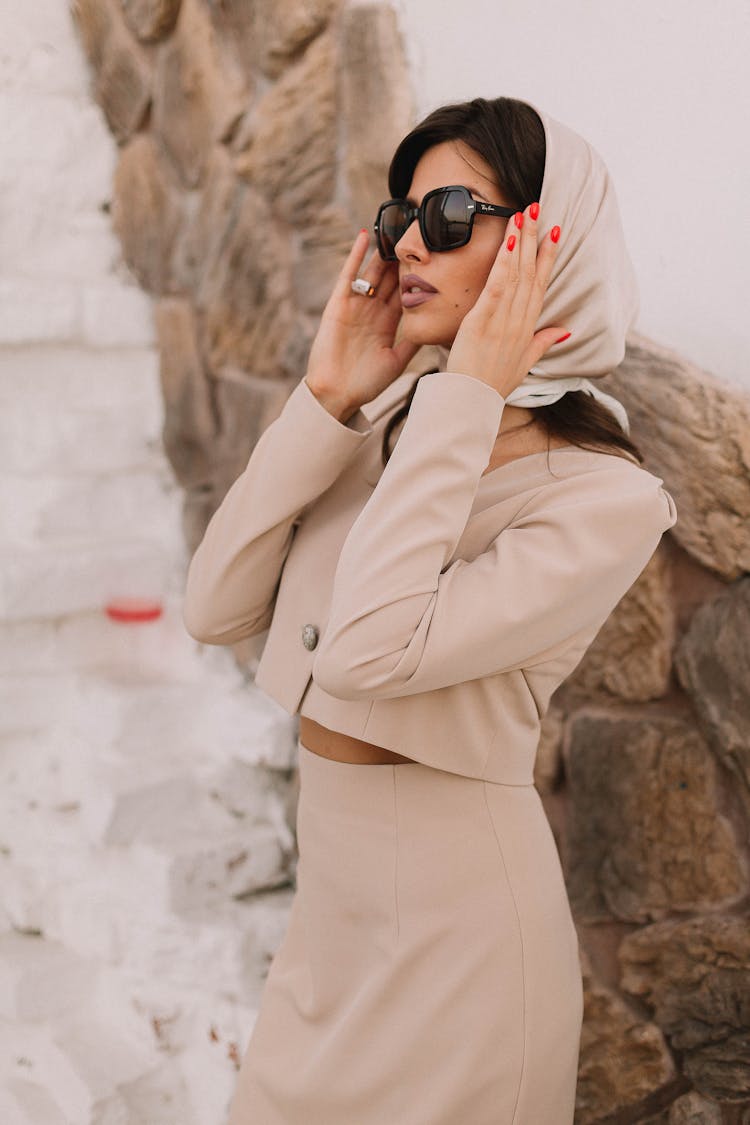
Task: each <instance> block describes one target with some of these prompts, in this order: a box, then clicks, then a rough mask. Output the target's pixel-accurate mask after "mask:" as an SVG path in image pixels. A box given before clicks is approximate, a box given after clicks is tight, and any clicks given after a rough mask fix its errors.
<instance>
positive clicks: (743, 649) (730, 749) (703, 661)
mask: <svg viewBox="0 0 750 1125" xmlns="http://www.w3.org/2000/svg"><path fill="white" fill-rule="evenodd" d="M675 667H676V669H677V675H678V678H679V680H680V683H681V684H682V686H683V687H684V688H685V690H686V691H687V692H688V693H689V694H690V696H691V698H692V700H693V705H694V707H695V712H696V714H697V716H698V721H699V723H700V725H701V727H702V729H703V731H704V733H705V735H706V737H707V738H708V739H709V741H710V743H711V746H712V747H713V749H714V751H715V752H716V754H717V755H718V756H719V758H720V759H721V760H722V761H723V762H724V764H725V765H726V766H727V767H728V768H729V769H730V770H731V771H732V772H733V773H734V774H735V776H736V777H737V779H738V781H739V786H738V790H739V793H740V795H741V797H742V799H743V801H744V804H745V808H746V810H747V812H748V815H749V816H750V692H749V691H748V669H749V668H750V578H742V579H740V581H738V582H735V583H733V584H732V585H731V586H729V588H728V589H726V590H725V591H723V592H722V593H721V594H720V595H719V596H718V597H717V598H714V599H713V600H712V601H710V602H707V603H706V604H705V605H703V606H701V607H700V609H698V610H697V611H696V613H695V614H694V615H693V618H692V620H691V622H690V628H689V629H688V630H687V632H686V633H685V636H684V637H683V638H682V641H681V642H680V645H679V648H678V650H677V657H676V661H675Z"/></svg>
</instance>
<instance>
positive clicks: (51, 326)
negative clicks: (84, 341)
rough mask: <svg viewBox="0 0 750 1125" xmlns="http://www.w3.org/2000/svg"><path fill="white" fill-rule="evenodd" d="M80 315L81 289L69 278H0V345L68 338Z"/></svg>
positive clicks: (75, 333)
mask: <svg viewBox="0 0 750 1125" xmlns="http://www.w3.org/2000/svg"><path fill="white" fill-rule="evenodd" d="M81 315H82V314H81V293H80V291H79V290H77V289H76V288H74V287H72V286H71V285H70V282H65V281H54V280H47V279H37V278H24V277H16V278H12V279H10V278H0V345H4V346H10V347H15V346H17V345H21V344H36V343H59V342H68V341H71V342H72V341H74V340H77V339H78V338H79V337H80V332H81Z"/></svg>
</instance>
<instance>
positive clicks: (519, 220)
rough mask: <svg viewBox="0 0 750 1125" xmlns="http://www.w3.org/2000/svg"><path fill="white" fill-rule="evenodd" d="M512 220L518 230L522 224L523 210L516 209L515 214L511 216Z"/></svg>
mask: <svg viewBox="0 0 750 1125" xmlns="http://www.w3.org/2000/svg"><path fill="white" fill-rule="evenodd" d="M513 222H514V223H515V224H516V226H517V227H518V229H519V230H520V229H521V227H522V226H523V211H516V213H515V215H514V216H513Z"/></svg>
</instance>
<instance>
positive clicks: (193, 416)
mask: <svg viewBox="0 0 750 1125" xmlns="http://www.w3.org/2000/svg"><path fill="white" fill-rule="evenodd" d="M156 327H157V332H158V335H159V350H160V355H161V387H162V392H163V394H164V403H165V420H164V429H163V431H162V436H163V440H164V448H165V451H166V453H167V456H168V457H169V459H170V462H171V464H172V467H173V468H174V471H175V473H176V474H177V479H178V480H179V481H180V483H181V484H182V485H184V486H185V487H188V488H195V487H202V486H205V485H210V484H211V481H212V476H213V462H214V458H215V443H216V436H217V430H218V418H217V413H216V407H215V404H214V401H213V395H212V386H211V384H210V383H209V379H208V377H207V375H206V372H205V371H204V368H203V363H202V360H201V356H200V352H199V350H198V338H197V331H196V326H195V316H194V311H193V306H192V304H191V303H190V302H189V301H186V300H178V299H170V300H164V301H161V302H160V303H159V304H158V305H157V308H156Z"/></svg>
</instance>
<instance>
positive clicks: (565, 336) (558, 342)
mask: <svg viewBox="0 0 750 1125" xmlns="http://www.w3.org/2000/svg"><path fill="white" fill-rule="evenodd" d="M568 336H570V332H566V333H565V335H564V336H561V337H560V339H559V340H555V343H556V344H561V343H562V342H563V340H567V338H568Z"/></svg>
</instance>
